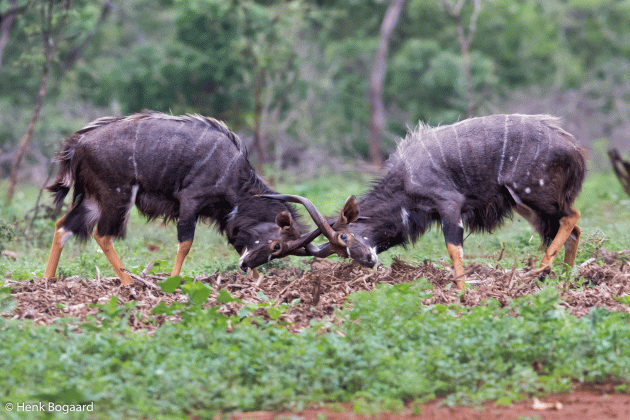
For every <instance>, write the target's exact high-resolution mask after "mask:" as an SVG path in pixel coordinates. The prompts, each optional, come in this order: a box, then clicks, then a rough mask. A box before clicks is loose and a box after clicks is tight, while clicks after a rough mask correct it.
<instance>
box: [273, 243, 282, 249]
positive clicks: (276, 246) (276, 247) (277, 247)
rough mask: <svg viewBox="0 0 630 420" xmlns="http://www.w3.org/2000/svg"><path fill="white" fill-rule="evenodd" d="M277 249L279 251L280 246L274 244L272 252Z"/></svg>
mask: <svg viewBox="0 0 630 420" xmlns="http://www.w3.org/2000/svg"><path fill="white" fill-rule="evenodd" d="M279 249H280V244H279V243H277V242H276V244H275V245H274V246H273V250H274V251H278V250H279Z"/></svg>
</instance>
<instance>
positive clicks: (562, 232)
mask: <svg viewBox="0 0 630 420" xmlns="http://www.w3.org/2000/svg"><path fill="white" fill-rule="evenodd" d="M572 210H573V213H572V214H570V215H568V216H566V217H563V218H562V219H560V229H558V233H557V234H556V237H555V238H554V239H553V241H552V242H551V244H550V245H549V246H548V247H547V250H546V251H545V255H544V256H543V258H542V261H541V262H540V267H539V268H538V269H537V270H536V271H535V274H540V273H542V272H544V271H545V270H548V269H550V268H551V263H552V262H553V260H554V259H555V258H556V255H558V252H559V251H560V249H561V248H562V246H563V245H564V244H565V243H567V241H570V242H569V243H568V245H567V251H566V254H565V258H564V261H565V262H566V263H567V264H569V265H572V264H573V262H574V261H575V255H576V253H577V246H578V243H579V239H580V238H579V237H580V233H581V230H580V228H579V227H577V226H576V223H577V221H578V220H579V219H580V212H579V211H578V210H575V209H572ZM576 228H577V229H576ZM572 233H573V234H574V236H575V239H573V238H569V237H570V236H571V234H572Z"/></svg>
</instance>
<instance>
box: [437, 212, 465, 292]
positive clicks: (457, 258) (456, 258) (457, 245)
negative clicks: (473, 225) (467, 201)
mask: <svg viewBox="0 0 630 420" xmlns="http://www.w3.org/2000/svg"><path fill="white" fill-rule="evenodd" d="M442 232H443V233H444V239H445V240H446V250H447V251H448V256H449V257H450V258H451V261H452V262H453V268H454V269H455V282H456V284H457V288H458V289H460V290H461V289H463V288H464V261H463V258H464V247H463V244H464V226H463V224H462V220H461V219H458V220H457V221H454V220H452V217H445V218H443V219H442Z"/></svg>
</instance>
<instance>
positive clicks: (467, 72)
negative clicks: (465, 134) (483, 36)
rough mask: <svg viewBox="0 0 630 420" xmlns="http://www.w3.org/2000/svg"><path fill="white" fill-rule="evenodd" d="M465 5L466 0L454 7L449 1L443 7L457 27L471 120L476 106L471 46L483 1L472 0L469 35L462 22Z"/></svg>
mask: <svg viewBox="0 0 630 420" xmlns="http://www.w3.org/2000/svg"><path fill="white" fill-rule="evenodd" d="M464 3H466V0H458V3H457V4H456V5H452V4H451V3H450V2H449V1H448V0H442V6H444V8H445V9H446V12H447V13H448V14H449V15H450V16H451V18H452V19H453V22H455V25H456V26H457V42H458V43H459V46H460V49H461V52H462V64H463V72H464V80H465V83H466V86H465V89H466V117H467V118H471V117H472V116H473V114H474V113H475V105H474V97H473V96H474V93H473V83H472V74H471V69H470V44H472V40H473V38H474V37H475V32H476V30H477V18H478V17H479V12H480V11H481V0H472V3H473V12H472V14H471V16H470V21H469V23H468V33H466V30H465V29H464V24H463V22H462V8H463V7H464Z"/></svg>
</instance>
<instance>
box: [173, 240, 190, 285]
mask: <svg viewBox="0 0 630 420" xmlns="http://www.w3.org/2000/svg"><path fill="white" fill-rule="evenodd" d="M192 243H193V241H192V239H189V240H187V241H184V242H180V243H179V246H178V247H177V257H175V264H174V265H173V271H172V272H171V276H179V273H180V272H181V271H182V265H184V260H185V259H186V257H187V256H188V252H189V251H190V247H191V246H192Z"/></svg>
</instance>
